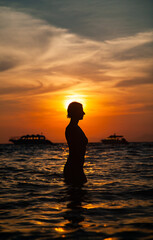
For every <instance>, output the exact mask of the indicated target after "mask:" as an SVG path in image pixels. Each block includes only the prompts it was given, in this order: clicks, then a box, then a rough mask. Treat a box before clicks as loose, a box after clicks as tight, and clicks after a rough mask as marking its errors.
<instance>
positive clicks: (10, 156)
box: [0, 143, 153, 240]
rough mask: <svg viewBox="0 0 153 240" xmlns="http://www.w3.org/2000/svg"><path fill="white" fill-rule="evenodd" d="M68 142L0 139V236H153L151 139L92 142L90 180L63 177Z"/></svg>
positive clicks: (88, 162)
mask: <svg viewBox="0 0 153 240" xmlns="http://www.w3.org/2000/svg"><path fill="white" fill-rule="evenodd" d="M67 156H68V148H67V145H66V144H57V145H55V146H51V147H41V148H40V147H20V146H14V145H0V239H1V240H3V239H14V240H17V239H21V240H24V239H32V240H35V239H40V240H41V239H42V240H45V239H71V240H73V239H79V240H80V239H84V240H86V239H93V240H96V239H101V240H102V239H105V240H119V239H133V240H136V239H153V201H152V196H153V176H152V175H153V174H152V173H153V171H152V170H153V143H130V144H129V145H127V146H114V147H113V146H103V145H102V144H101V143H90V144H89V145H88V148H87V154H86V160H85V166H84V170H85V173H86V176H87V178H88V182H87V183H86V184H85V185H84V186H82V187H70V186H67V185H66V184H65V183H64V181H63V167H64V164H65V162H66V159H67Z"/></svg>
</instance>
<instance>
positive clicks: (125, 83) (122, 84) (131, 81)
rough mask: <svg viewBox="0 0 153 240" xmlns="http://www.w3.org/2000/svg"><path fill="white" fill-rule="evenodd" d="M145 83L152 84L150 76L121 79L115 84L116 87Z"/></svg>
mask: <svg viewBox="0 0 153 240" xmlns="http://www.w3.org/2000/svg"><path fill="white" fill-rule="evenodd" d="M144 84H145V85H146V84H153V79H152V78H148V79H145V78H142V79H141V78H138V79H134V80H123V81H120V82H119V83H117V84H116V85H115V86H116V87H133V86H137V85H144Z"/></svg>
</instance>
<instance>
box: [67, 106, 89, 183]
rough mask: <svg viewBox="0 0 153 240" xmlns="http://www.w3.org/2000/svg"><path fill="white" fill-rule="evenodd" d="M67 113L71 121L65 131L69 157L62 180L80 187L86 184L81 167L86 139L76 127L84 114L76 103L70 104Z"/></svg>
mask: <svg viewBox="0 0 153 240" xmlns="http://www.w3.org/2000/svg"><path fill="white" fill-rule="evenodd" d="M67 112H68V117H69V118H71V120H70V123H69V125H68V126H67V128H66V131H65V135H66V140H67V143H68V146H69V156H68V159H67V162H66V164H65V167H64V179H65V182H66V183H68V184H74V185H80V184H83V183H85V182H87V178H86V176H85V174H84V171H83V165H84V155H85V152H86V145H87V143H88V139H87V137H86V136H85V134H84V132H83V131H82V129H81V128H80V127H79V126H78V122H79V120H81V119H83V116H84V114H85V113H84V111H83V107H82V104H80V103H78V102H72V103H70V104H69V106H68V109H67Z"/></svg>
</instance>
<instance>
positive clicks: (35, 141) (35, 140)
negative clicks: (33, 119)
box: [9, 134, 53, 145]
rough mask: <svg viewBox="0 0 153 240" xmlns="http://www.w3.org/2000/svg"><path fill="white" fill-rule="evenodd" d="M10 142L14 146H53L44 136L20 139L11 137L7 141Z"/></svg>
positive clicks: (25, 136)
mask: <svg viewBox="0 0 153 240" xmlns="http://www.w3.org/2000/svg"><path fill="white" fill-rule="evenodd" d="M9 141H10V142H12V143H14V144H16V145H22V144H25V145H40V144H42V145H53V143H52V142H51V141H50V140H48V139H46V137H45V136H44V135H39V134H37V135H34V134H32V135H24V136H21V137H12V138H10V139H9Z"/></svg>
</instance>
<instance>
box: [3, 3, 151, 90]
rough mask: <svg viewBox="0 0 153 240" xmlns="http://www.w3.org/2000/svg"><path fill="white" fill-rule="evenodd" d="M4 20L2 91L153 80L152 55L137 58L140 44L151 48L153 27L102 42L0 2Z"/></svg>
mask: <svg viewBox="0 0 153 240" xmlns="http://www.w3.org/2000/svg"><path fill="white" fill-rule="evenodd" d="M0 25H1V26H0V29H1V30H0V35H1V38H0V46H1V47H0V50H1V57H0V60H1V63H0V71H1V77H0V82H1V83H0V87H1V94H2V93H3V94H9V93H10V94H13V93H14V94H17V93H18V94H20V93H21V94H23V92H28V93H30V94H38V93H40V94H42V93H43V94H44V93H45V92H46V93H48V92H56V91H58V90H61V89H63V88H66V87H67V88H68V87H71V88H72V87H73V86H78V87H80V86H81V85H83V86H84V85H86V87H87V88H88V86H89V88H90V87H92V89H93V88H94V87H95V89H96V88H97V83H98V84H99V86H100V84H103V83H104V82H105V83H106V84H109V86H112V87H113V88H114V84H116V85H115V86H116V87H121V86H125V87H127V86H132V85H140V84H141V85H142V84H147V83H151V78H150V72H151V69H152V63H153V55H150V56H149V58H148V57H147V55H144V56H141V57H140V58H138V59H137V57H136V56H137V54H138V53H137V50H136V48H138V47H139V49H140V51H141V48H144V46H146V48H148V44H149V43H152V42H153V31H149V32H142V33H138V34H136V35H134V36H130V37H127V38H118V39H112V40H110V41H105V42H99V41H93V40H90V39H87V38H83V37H81V36H79V35H76V34H72V33H70V32H69V31H68V30H67V29H61V28H57V27H55V26H52V25H49V24H47V23H46V22H45V21H43V20H40V19H35V18H33V17H32V16H30V15H28V14H25V13H22V12H19V11H15V10H13V9H11V8H7V7H1V8H0ZM129 51H131V52H132V55H130V56H129V54H127V53H128V52H129ZM140 75H141V77H142V76H143V79H141V78H140ZM129 79H132V80H129Z"/></svg>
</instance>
